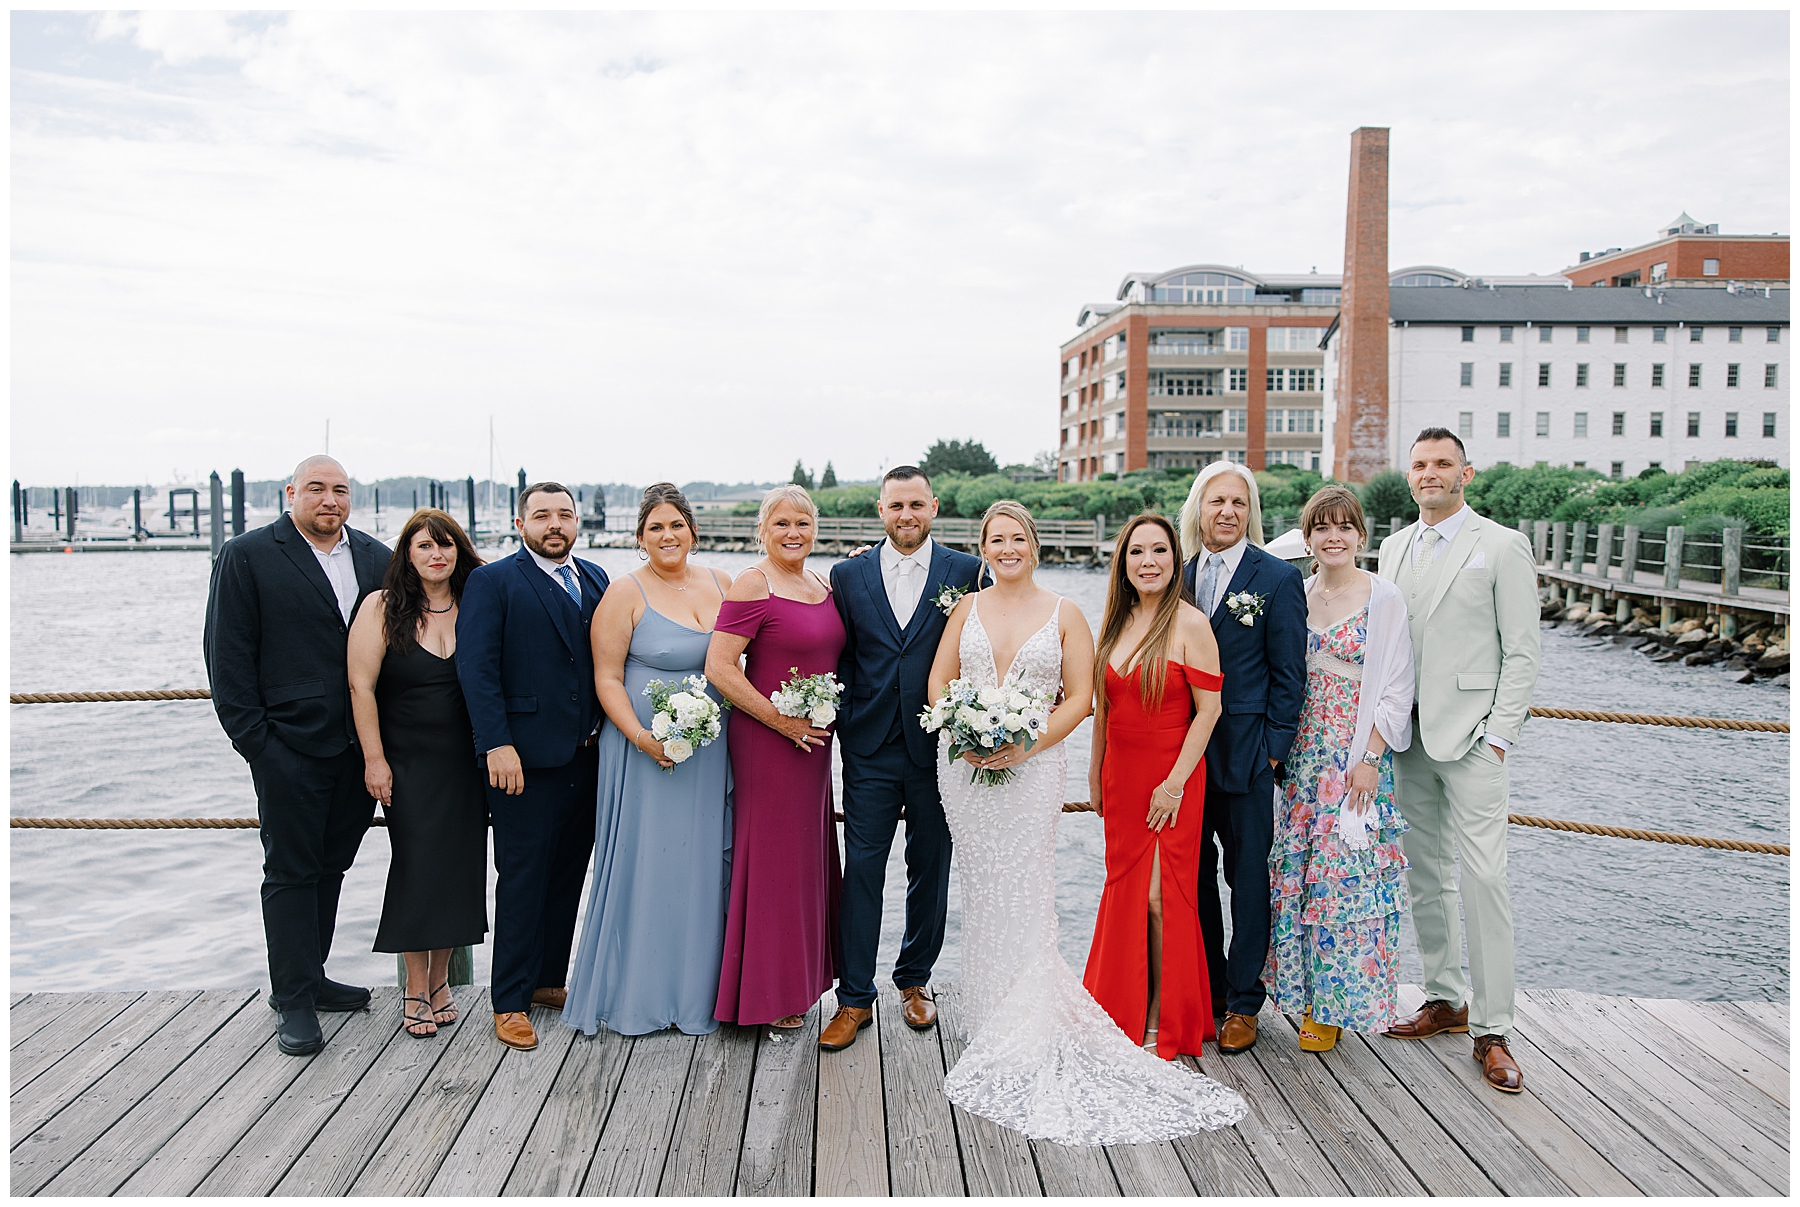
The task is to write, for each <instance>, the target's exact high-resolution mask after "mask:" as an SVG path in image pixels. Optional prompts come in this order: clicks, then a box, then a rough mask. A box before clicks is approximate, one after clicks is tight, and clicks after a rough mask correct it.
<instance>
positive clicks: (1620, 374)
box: [1613, 361, 1625, 389]
mask: <svg viewBox="0 0 1800 1207" xmlns="http://www.w3.org/2000/svg"><path fill="white" fill-rule="evenodd" d="M1624 384H1625V365H1624V363H1623V362H1622V361H1614V362H1613V387H1614V388H1615V389H1616V388H1618V387H1619V386H1622V385H1624Z"/></svg>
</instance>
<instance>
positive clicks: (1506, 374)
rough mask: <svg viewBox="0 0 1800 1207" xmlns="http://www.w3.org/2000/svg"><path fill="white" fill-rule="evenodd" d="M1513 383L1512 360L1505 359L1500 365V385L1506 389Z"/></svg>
mask: <svg viewBox="0 0 1800 1207" xmlns="http://www.w3.org/2000/svg"><path fill="white" fill-rule="evenodd" d="M1510 385H1512V362H1511V361H1503V362H1501V365H1500V387H1501V388H1502V389H1505V388H1506V387H1508V386H1510Z"/></svg>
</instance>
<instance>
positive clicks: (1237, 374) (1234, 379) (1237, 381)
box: [1225, 369, 1250, 394]
mask: <svg viewBox="0 0 1800 1207" xmlns="http://www.w3.org/2000/svg"><path fill="white" fill-rule="evenodd" d="M1225 388H1226V389H1228V390H1231V391H1233V392H1234V393H1239V394H1241V393H1243V392H1244V391H1245V390H1248V389H1249V388H1250V370H1248V369H1233V370H1232V371H1231V382H1230V384H1229V385H1227V386H1226V387H1225Z"/></svg>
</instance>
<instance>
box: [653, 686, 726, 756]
mask: <svg viewBox="0 0 1800 1207" xmlns="http://www.w3.org/2000/svg"><path fill="white" fill-rule="evenodd" d="M644 694H645V695H646V696H649V697H650V711H651V716H650V736H651V737H653V738H655V739H656V740H657V741H659V742H661V743H662V744H663V754H664V756H666V757H667V758H668V759H669V760H670V761H671V762H676V763H685V762H687V761H688V760H689V759H690V758H693V757H694V748H695V747H697V746H709V745H711V744H712V741H713V739H714V738H716V737H718V736H719V732H720V729H721V721H722V720H723V718H724V715H725V710H726V709H728V708H730V707H731V705H730V704H726V703H721V702H720V701H718V700H715V699H713V698H712V697H711V696H709V695H707V694H706V676H705V675H689V676H688V677H687V678H686V679H683V680H681V681H680V682H678V683H665V682H663V681H662V680H661V679H652V680H650V682H648V683H646V684H644ZM665 770H669V771H673V770H674V768H672V767H671V768H665Z"/></svg>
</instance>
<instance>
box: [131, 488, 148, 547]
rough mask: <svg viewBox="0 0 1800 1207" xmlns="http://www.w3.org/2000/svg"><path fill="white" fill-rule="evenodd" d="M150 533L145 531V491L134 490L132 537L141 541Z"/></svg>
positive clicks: (132, 493) (132, 500) (132, 497)
mask: <svg viewBox="0 0 1800 1207" xmlns="http://www.w3.org/2000/svg"><path fill="white" fill-rule="evenodd" d="M149 535H150V534H149V533H148V532H145V531H144V492H143V491H141V490H133V491H132V492H131V539H132V540H134V541H141V540H143V539H144V538H145V537H147V536H149Z"/></svg>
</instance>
